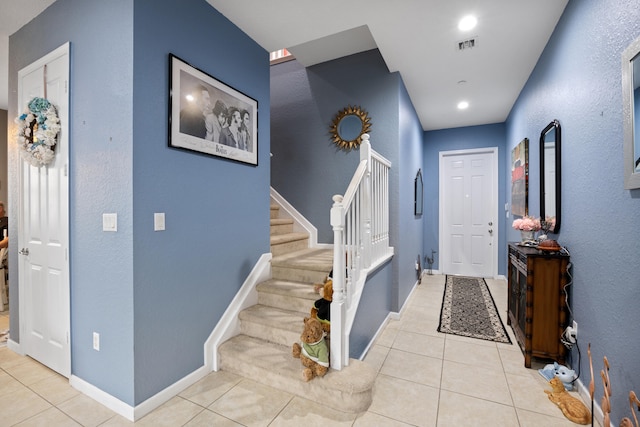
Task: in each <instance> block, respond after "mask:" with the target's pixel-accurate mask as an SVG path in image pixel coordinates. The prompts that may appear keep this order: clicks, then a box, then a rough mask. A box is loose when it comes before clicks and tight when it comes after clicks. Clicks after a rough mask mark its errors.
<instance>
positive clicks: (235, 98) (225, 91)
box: [169, 54, 258, 166]
mask: <svg viewBox="0 0 640 427" xmlns="http://www.w3.org/2000/svg"><path fill="white" fill-rule="evenodd" d="M169 74H170V83H169V114H170V116H169V146H170V147H175V148H181V149H186V150H191V151H196V152H199V153H203V154H209V155H212V156H218V157H223V158H226V159H229V160H234V161H237V162H242V163H248V164H251V165H254V166H257V165H258V101H256V100H255V99H253V98H251V97H249V96H247V95H245V94H244V93H242V92H240V91H238V90H236V89H234V88H232V87H230V86H227V85H226V84H224V83H222V82H221V81H219V80H217V79H215V78H213V77H212V76H210V75H209V74H207V73H205V72H203V71H201V70H198V69H197V68H195V67H193V66H191V65H189V64H188V63H186V62H184V61H183V60H181V59H180V58H178V57H177V56H175V55H173V54H169Z"/></svg>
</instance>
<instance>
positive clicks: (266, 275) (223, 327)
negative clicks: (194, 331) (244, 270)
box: [204, 252, 271, 371]
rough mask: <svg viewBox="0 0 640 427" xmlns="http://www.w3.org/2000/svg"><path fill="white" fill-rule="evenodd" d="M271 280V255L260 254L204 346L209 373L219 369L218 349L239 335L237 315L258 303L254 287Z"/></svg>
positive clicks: (205, 361)
mask: <svg viewBox="0 0 640 427" xmlns="http://www.w3.org/2000/svg"><path fill="white" fill-rule="evenodd" d="M269 279H271V253H270V252H269V253H265V254H262V256H261V257H260V259H259V260H258V262H257V263H256V265H255V266H254V267H253V270H251V273H249V275H248V276H247V278H246V280H245V281H244V283H243V284H242V287H241V288H240V290H239V291H238V293H237V294H236V296H235V297H234V298H233V300H232V301H231V303H230V304H229V307H227V309H226V310H225V312H224V314H223V315H222V317H221V318H220V321H219V322H218V324H217V325H216V327H215V328H214V329H213V331H212V332H211V335H209V338H207V341H206V342H205V344H204V363H205V366H207V367H209V368H210V371H211V370H213V371H217V370H218V369H219V363H220V361H219V357H218V347H219V346H220V345H221V344H222V343H223V342H225V341H227V340H228V339H230V338H232V337H234V336H236V335H238V334H239V333H240V319H239V317H238V315H239V313H240V312H241V311H242V310H244V309H245V308H247V307H250V306H252V305H255V304H257V303H258V292H257V291H256V285H257V284H258V283H260V282H264V281H266V280H269Z"/></svg>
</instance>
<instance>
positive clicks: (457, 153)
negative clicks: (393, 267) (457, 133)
mask: <svg viewBox="0 0 640 427" xmlns="http://www.w3.org/2000/svg"><path fill="white" fill-rule="evenodd" d="M482 153H487V154H491V157H492V158H491V161H492V163H493V179H492V183H491V186H492V187H493V197H494V199H495V200H494V203H493V204H492V206H493V207H492V213H491V214H492V216H493V218H494V220H493V227H492V229H493V245H492V250H491V257H492V259H493V262H492V263H491V264H492V265H491V276H492V277H497V274H498V246H499V244H498V242H499V241H500V235H499V232H498V230H499V227H498V221H499V218H500V217H499V216H498V190H499V189H498V147H487V148H474V149H468V150H451V151H440V152H439V163H438V165H439V168H438V179H439V184H438V206H439V217H438V233H439V238H438V252H439V253H440V254H443V243H442V242H443V239H444V232H445V230H444V206H445V201H444V200H445V197H446V194H444V193H445V191H444V189H443V187H444V158H445V157H451V156H464V155H472V154H482ZM440 259H441V260H442V259H443V258H442V257H441V258H440ZM439 270H440V271H441V272H442V273H445V274H446V273H447V272H446V271H443V270H444V269H443V265H440V268H439Z"/></svg>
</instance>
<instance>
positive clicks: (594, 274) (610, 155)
mask: <svg viewBox="0 0 640 427" xmlns="http://www.w3.org/2000/svg"><path fill="white" fill-rule="evenodd" d="M638 36H640V4H639V3H638V1H620V0H615V1H614V0H607V1H576V0H571V1H569V4H568V5H567V8H566V10H565V12H564V14H563V16H562V18H561V19H560V21H559V23H558V25H557V27H556V29H555V32H554V33H553V36H552V38H551V40H550V41H549V43H548V45H547V47H546V48H545V50H544V52H543V54H542V55H541V57H540V60H539V61H538V64H537V65H536V68H535V70H534V72H533V73H532V75H531V76H530V78H529V80H528V82H527V84H526V85H525V88H524V89H523V91H522V92H521V94H520V97H519V99H518V101H517V102H516V104H515V106H514V108H513V109H512V112H511V114H510V116H509V118H508V121H507V145H508V149H509V150H511V149H512V148H513V146H514V145H515V144H516V143H517V142H519V141H520V140H522V138H524V137H528V138H529V139H530V140H531V150H530V157H529V159H530V169H529V170H530V174H529V176H530V185H531V187H534V188H537V187H538V186H539V164H540V163H539V155H538V141H539V136H540V132H541V131H542V129H543V128H544V127H545V125H547V124H548V123H549V122H550V121H551V120H553V119H558V120H559V121H560V125H561V126H562V224H561V230H560V233H559V235H556V236H555V237H557V240H558V241H559V242H560V244H562V245H564V246H566V247H567V248H568V249H569V251H570V252H571V262H572V264H573V269H572V273H573V284H572V285H571V287H570V291H571V294H572V298H571V308H572V310H573V314H574V318H575V320H576V321H577V322H578V325H579V327H578V342H579V347H580V349H581V353H582V368H583V372H582V373H581V380H582V382H583V383H585V384H588V383H589V380H590V378H589V377H590V375H589V372H588V362H587V359H586V357H587V356H586V355H587V344H588V343H591V350H592V352H593V361H594V370H595V372H599V371H600V370H601V369H603V360H602V358H603V356H605V355H606V356H607V358H608V360H609V362H610V364H611V372H610V374H611V382H612V384H613V390H614V394H613V408H612V418H613V420H619V419H620V418H621V417H623V416H630V415H631V414H630V413H629V404H628V399H627V397H628V393H629V390H635V392H636V393H638V391H639V390H640V375H639V373H640V356H639V355H640V340H638V330H639V329H638V328H639V327H640V310H639V309H638V306H639V305H638V301H640V262H638V248H639V244H638V242H640V227H638V224H640V190H632V191H629V190H625V189H624V179H623V163H622V160H623V154H622V144H623V129H622V82H621V76H622V71H621V54H622V52H623V50H624V49H625V48H626V47H627V46H628V45H629V44H630V43H631V41H633V40H634V39H635V38H637V37H638ZM507 163H508V160H506V159H505V163H504V167H505V169H506V167H507ZM505 190H506V192H505V196H506V197H507V198H509V194H508V190H507V189H505ZM529 205H530V212H532V214H534V215H535V214H537V213H538V211H539V200H538V198H537V197H535V198H533V199H530V200H529ZM514 239H517V235H516V233H515V231H513V230H510V240H514ZM578 357H579V355H578V353H577V352H576V351H574V352H573V364H574V366H577V365H578ZM595 380H596V381H595V384H596V398H597V401H598V402H600V398H601V396H602V383H601V380H600V378H599V376H598V377H597V378H596V379H595ZM614 424H615V425H617V424H618V423H617V422H615V423H614Z"/></svg>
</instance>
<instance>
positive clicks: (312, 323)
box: [292, 317, 329, 381]
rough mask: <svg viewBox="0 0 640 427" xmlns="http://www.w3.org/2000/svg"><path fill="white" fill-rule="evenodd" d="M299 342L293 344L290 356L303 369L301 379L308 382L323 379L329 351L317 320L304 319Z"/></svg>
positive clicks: (326, 369) (327, 368) (327, 367)
mask: <svg viewBox="0 0 640 427" xmlns="http://www.w3.org/2000/svg"><path fill="white" fill-rule="evenodd" d="M300 341H301V343H294V344H293V349H292V354H293V357H295V358H296V359H300V361H301V362H302V366H304V367H305V368H304V369H303V370H302V378H303V379H304V380H305V381H310V380H311V379H313V378H315V377H323V376H324V374H326V373H327V371H328V370H329V349H328V348H327V343H326V341H325V340H324V331H323V330H322V325H321V324H320V321H319V320H318V319H313V318H308V317H305V319H304V330H303V331H302V334H301V335H300Z"/></svg>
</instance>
